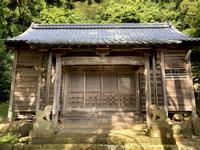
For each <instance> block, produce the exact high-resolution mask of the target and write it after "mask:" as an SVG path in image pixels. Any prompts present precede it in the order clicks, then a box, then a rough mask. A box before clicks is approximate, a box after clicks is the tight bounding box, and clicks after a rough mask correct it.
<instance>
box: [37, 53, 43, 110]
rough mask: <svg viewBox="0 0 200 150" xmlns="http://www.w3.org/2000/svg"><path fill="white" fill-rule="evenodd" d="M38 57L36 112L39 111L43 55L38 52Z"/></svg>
mask: <svg viewBox="0 0 200 150" xmlns="http://www.w3.org/2000/svg"><path fill="white" fill-rule="evenodd" d="M39 55H40V59H39V60H40V62H39V65H38V83H37V96H36V111H38V110H39V109H40V101H41V100H40V99H41V84H42V83H41V82H42V60H43V53H42V52H39Z"/></svg>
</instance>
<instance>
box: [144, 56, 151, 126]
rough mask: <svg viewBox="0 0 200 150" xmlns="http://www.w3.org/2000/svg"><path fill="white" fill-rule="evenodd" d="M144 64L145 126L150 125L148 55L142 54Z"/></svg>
mask: <svg viewBox="0 0 200 150" xmlns="http://www.w3.org/2000/svg"><path fill="white" fill-rule="evenodd" d="M144 59H145V65H144V78H145V98H146V103H145V105H146V121H147V126H148V127H150V123H151V120H150V114H149V107H150V105H151V82H150V67H149V55H148V54H145V55H144Z"/></svg>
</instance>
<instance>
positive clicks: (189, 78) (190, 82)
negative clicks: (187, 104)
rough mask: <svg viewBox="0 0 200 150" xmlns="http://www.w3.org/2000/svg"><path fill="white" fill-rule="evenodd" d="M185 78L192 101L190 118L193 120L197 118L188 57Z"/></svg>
mask: <svg viewBox="0 0 200 150" xmlns="http://www.w3.org/2000/svg"><path fill="white" fill-rule="evenodd" d="M186 61H187V68H186V71H187V78H188V84H189V87H190V97H191V101H192V116H193V117H194V118H196V117H198V116H197V111H196V102H195V96H194V89H193V82H192V71H191V62H190V56H188V57H187V60H186Z"/></svg>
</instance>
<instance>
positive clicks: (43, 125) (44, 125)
mask: <svg viewBox="0 0 200 150" xmlns="http://www.w3.org/2000/svg"><path fill="white" fill-rule="evenodd" d="M52 128H53V124H52V122H47V121H46V122H35V123H34V124H33V130H51V129H52Z"/></svg>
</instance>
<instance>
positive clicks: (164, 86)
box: [160, 51, 168, 116]
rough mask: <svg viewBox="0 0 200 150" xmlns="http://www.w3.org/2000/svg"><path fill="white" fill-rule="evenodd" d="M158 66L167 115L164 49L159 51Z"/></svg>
mask: <svg viewBox="0 0 200 150" xmlns="http://www.w3.org/2000/svg"><path fill="white" fill-rule="evenodd" d="M160 68H161V78H162V93H163V100H164V109H165V111H166V114H167V116H168V102H167V93H166V92H167V91H166V83H165V56H164V51H160Z"/></svg>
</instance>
